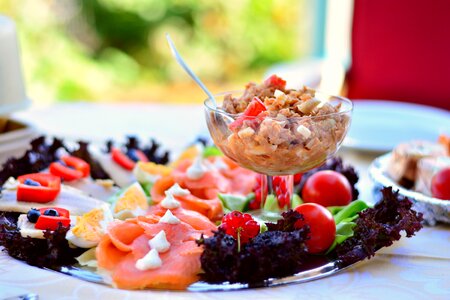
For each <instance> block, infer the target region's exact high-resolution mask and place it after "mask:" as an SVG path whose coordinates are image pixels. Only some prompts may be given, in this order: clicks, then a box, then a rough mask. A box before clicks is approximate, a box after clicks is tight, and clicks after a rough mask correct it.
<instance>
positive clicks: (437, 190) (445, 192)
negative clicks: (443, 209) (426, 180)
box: [431, 168, 450, 200]
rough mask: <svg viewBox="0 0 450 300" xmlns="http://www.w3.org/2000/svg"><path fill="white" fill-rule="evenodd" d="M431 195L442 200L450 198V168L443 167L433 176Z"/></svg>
mask: <svg viewBox="0 0 450 300" xmlns="http://www.w3.org/2000/svg"><path fill="white" fill-rule="evenodd" d="M431 195H433V197H435V198H439V199H442V200H450V168H446V169H442V170H440V171H439V172H437V173H436V175H434V176H433V179H432V180H431Z"/></svg>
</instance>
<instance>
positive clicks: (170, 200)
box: [161, 191, 181, 209]
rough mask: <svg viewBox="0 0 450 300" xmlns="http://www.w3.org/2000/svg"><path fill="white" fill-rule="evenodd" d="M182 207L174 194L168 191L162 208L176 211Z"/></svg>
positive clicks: (162, 202)
mask: <svg viewBox="0 0 450 300" xmlns="http://www.w3.org/2000/svg"><path fill="white" fill-rule="evenodd" d="M180 205H181V204H180V202H179V201H177V200H176V199H175V198H174V197H173V194H172V193H170V192H168V191H166V197H165V198H164V199H163V201H161V206H162V207H164V208H167V209H175V208H178V207H180Z"/></svg>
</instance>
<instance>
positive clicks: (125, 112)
mask: <svg viewBox="0 0 450 300" xmlns="http://www.w3.org/2000/svg"><path fill="white" fill-rule="evenodd" d="M17 117H19V118H22V119H24V120H28V121H31V122H32V123H34V124H35V125H36V126H37V127H38V128H40V129H41V130H42V131H43V132H46V133H48V134H54V135H57V136H61V137H68V138H70V139H80V138H81V139H85V140H93V141H96V142H100V141H103V140H105V138H106V137H112V138H123V136H124V135H126V134H130V133H132V134H137V135H138V136H140V137H143V138H145V137H149V136H153V137H156V138H157V139H158V140H160V141H161V142H162V143H163V144H164V145H166V146H167V147H168V148H171V149H172V148H175V149H180V148H182V147H183V146H185V145H186V144H187V143H189V142H191V141H193V140H194V139H195V137H196V136H197V135H198V134H203V135H206V134H208V133H207V129H206V124H205V122H204V119H203V112H202V109H201V107H199V106H169V105H167V106H166V105H143V104H127V105H123V104H86V103H84V104H83V103H77V104H59V105H54V106H50V107H43V108H32V109H31V110H29V111H27V112H24V113H20V114H18V115H17ZM340 155H341V156H343V157H344V159H345V161H346V162H348V163H351V164H353V165H355V166H356V167H357V169H358V170H359V172H360V175H361V177H362V178H361V182H360V186H359V189H360V191H361V198H362V199H365V200H368V201H370V200H371V190H370V189H371V186H370V181H369V179H368V178H367V166H368V164H369V163H370V161H371V160H372V159H373V158H374V156H373V155H370V154H363V153H355V152H352V151H350V150H341V151H340ZM449 274H450V227H449V226H444V225H440V226H437V227H426V228H424V229H422V230H421V231H420V232H419V233H418V234H417V236H415V237H413V238H411V239H406V238H404V239H402V240H401V241H399V242H398V243H396V244H395V245H394V246H393V247H389V248H386V249H383V250H381V251H380V252H379V253H378V254H377V255H376V257H375V258H373V259H371V260H369V261H366V262H363V263H361V264H359V265H357V266H355V267H353V268H351V269H349V270H346V271H344V272H342V273H339V274H336V275H334V276H331V277H327V278H323V279H320V280H316V281H312V282H308V283H302V284H294V285H287V286H282V287H277V288H263V289H253V290H245V291H235V292H215V293H190V292H168V291H122V290H116V289H113V288H110V287H107V286H102V285H97V284H92V283H88V282H84V281H81V280H78V279H75V278H71V277H69V276H65V275H61V274H59V273H56V272H52V271H45V270H41V269H38V268H34V267H31V266H28V265H26V264H24V263H22V262H20V261H16V260H14V259H12V258H10V257H9V256H7V255H6V254H0V299H3V298H4V297H7V296H13V295H19V294H23V293H26V292H33V293H37V294H39V296H40V297H41V299H102V300H103V299H150V298H153V297H157V299H158V300H162V299H235V298H244V299H245V298H248V299H250V298H253V299H261V300H262V299H300V298H304V299H329V298H332V299H377V300H378V299H450V280H449V279H448V276H449ZM153 299H154V298H153Z"/></svg>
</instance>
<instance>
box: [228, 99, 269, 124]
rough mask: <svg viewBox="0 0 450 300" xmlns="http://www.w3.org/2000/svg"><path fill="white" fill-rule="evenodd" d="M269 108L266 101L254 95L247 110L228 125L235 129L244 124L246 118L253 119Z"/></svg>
mask: <svg viewBox="0 0 450 300" xmlns="http://www.w3.org/2000/svg"><path fill="white" fill-rule="evenodd" d="M266 110H267V108H266V106H265V105H264V103H263V102H262V101H261V100H260V99H259V98H258V97H254V98H253V100H252V102H250V103H249V104H248V106H247V108H246V109H245V111H244V112H243V113H242V115H240V116H239V117H238V118H237V119H236V120H235V121H234V122H233V123H231V124H230V125H228V128H230V129H231V130H232V131H235V130H236V129H238V128H239V127H241V126H242V124H243V123H244V121H245V120H251V119H254V118H255V117H257V116H258V115H259V114H260V113H262V112H264V111H266Z"/></svg>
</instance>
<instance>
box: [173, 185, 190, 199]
mask: <svg viewBox="0 0 450 300" xmlns="http://www.w3.org/2000/svg"><path fill="white" fill-rule="evenodd" d="M167 192H169V193H170V194H172V195H174V196H180V197H182V196H187V195H189V194H191V192H190V191H189V190H187V189H183V188H181V186H180V185H179V184H178V183H175V184H174V185H172V186H171V187H170V188H169V189H168V190H167Z"/></svg>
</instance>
